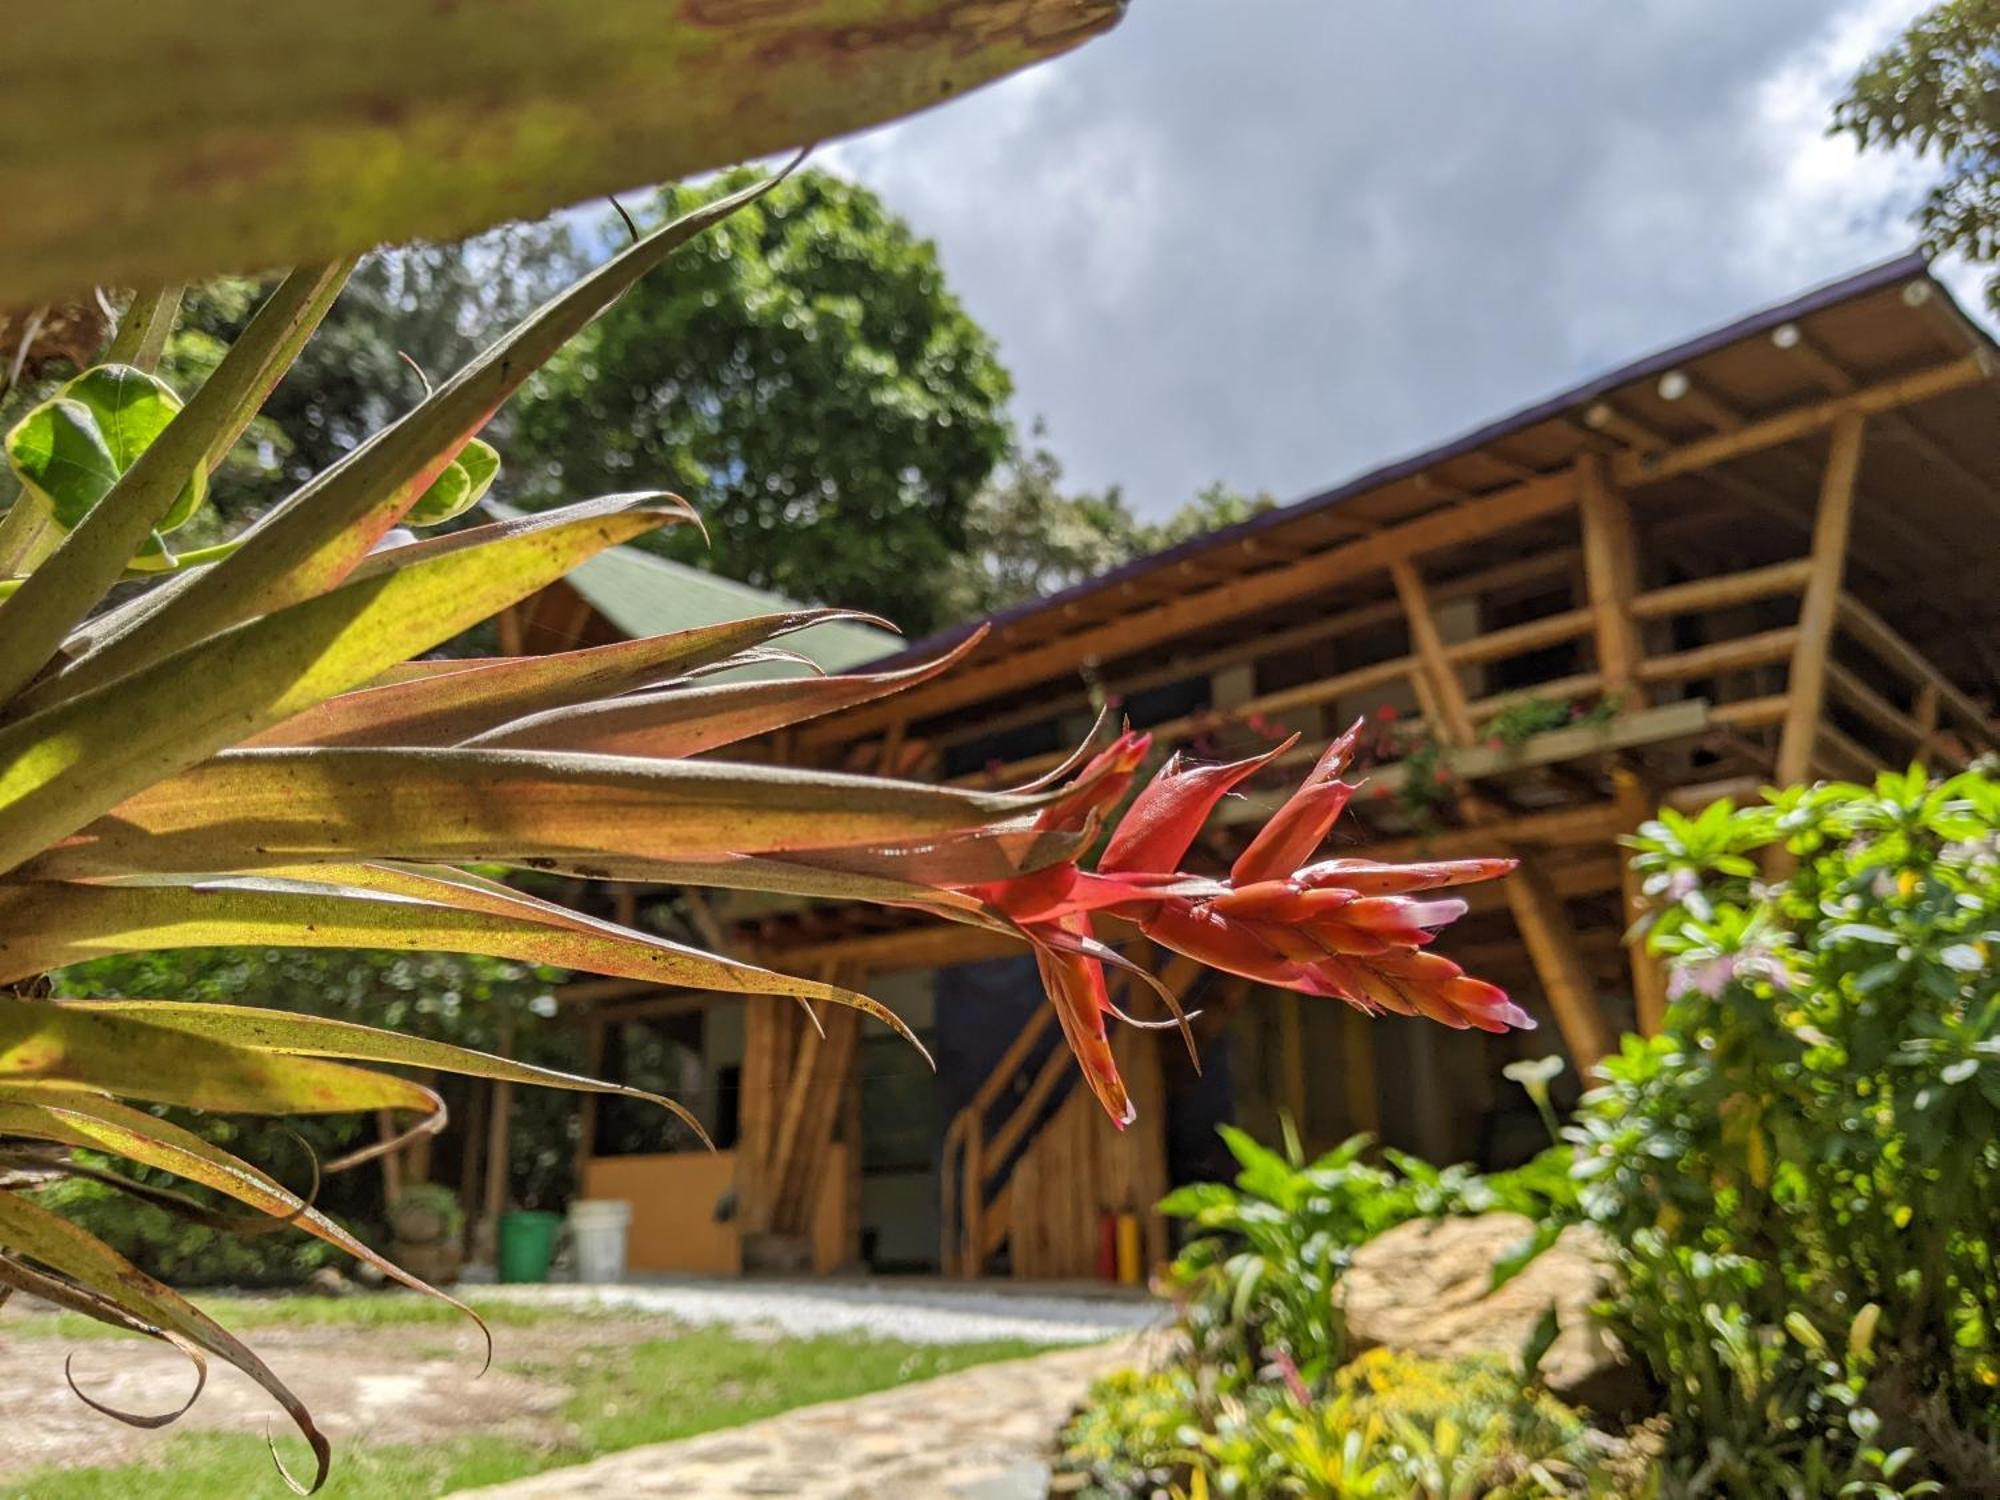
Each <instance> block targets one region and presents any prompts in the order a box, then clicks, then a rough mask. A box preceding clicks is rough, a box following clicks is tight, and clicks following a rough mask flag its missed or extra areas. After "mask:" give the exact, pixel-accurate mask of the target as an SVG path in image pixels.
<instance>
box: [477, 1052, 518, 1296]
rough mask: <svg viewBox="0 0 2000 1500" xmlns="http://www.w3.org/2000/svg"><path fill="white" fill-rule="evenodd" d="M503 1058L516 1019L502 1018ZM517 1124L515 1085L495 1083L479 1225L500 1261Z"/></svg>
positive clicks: (500, 1081) (500, 1053) (487, 1126)
mask: <svg viewBox="0 0 2000 1500" xmlns="http://www.w3.org/2000/svg"><path fill="white" fill-rule="evenodd" d="M493 1050H494V1052H495V1053H496V1054H497V1055H498V1056H500V1057H512V1056H513V1055H514V1018H513V1016H511V1015H506V1014H503V1015H502V1016H501V1017H500V1037H499V1040H498V1042H497V1043H496V1044H495V1046H494V1048H493ZM513 1122H514V1085H513V1084H512V1083H510V1082H508V1081H507V1080H506V1079H504V1078H496V1079H494V1080H493V1091H492V1100H491V1103H490V1104H489V1105H488V1111H487V1116H486V1203H485V1207H484V1209H483V1211H482V1212H481V1214H480V1222H481V1223H482V1224H483V1225H484V1226H485V1231H484V1233H483V1235H482V1236H481V1237H482V1239H483V1240H484V1241H485V1243H486V1244H487V1245H490V1246H492V1247H493V1253H494V1255H495V1256H496V1257H497V1256H498V1255H499V1247H500V1215H501V1214H502V1213H504V1212H506V1209H507V1169H508V1166H509V1165H510V1163H509V1161H508V1150H507V1138H508V1127H509V1126H510V1125H512V1124H513Z"/></svg>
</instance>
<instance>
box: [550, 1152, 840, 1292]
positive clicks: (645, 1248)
mask: <svg viewBox="0 0 2000 1500" xmlns="http://www.w3.org/2000/svg"><path fill="white" fill-rule="evenodd" d="M735 1181H736V1153H735V1152H734V1151H674V1152H667V1153H663V1154H661V1155H657V1156H594V1157H592V1158H591V1159H590V1160H589V1161H588V1162H586V1163H585V1164H584V1170H583V1188H584V1196H585V1197H587V1198H618V1199H623V1200H624V1201H625V1202H627V1203H629V1204H631V1205H632V1230H631V1236H630V1238H629V1239H628V1240H627V1242H626V1251H625V1263H626V1266H627V1268H628V1269H630V1270H633V1271H639V1272H675V1273H679V1274H682V1275H697V1276H734V1275H737V1274H738V1273H740V1272H741V1271H742V1269H743V1262H742V1247H741V1244H740V1242H739V1240H738V1237H737V1232H736V1224H735V1223H734V1222H733V1221H732V1222H730V1223H727V1224H718V1223H716V1221H715V1205H716V1203H717V1201H718V1200H720V1198H721V1197H722V1195H723V1194H724V1193H726V1192H727V1191H729V1189H730V1187H731V1186H732V1185H733V1184H734V1183H735ZM847 1228H848V1226H847V1147H846V1146H844V1145H836V1146H834V1147H833V1148H832V1150H831V1151H830V1152H829V1153H828V1156H827V1166H826V1175H825V1176H824V1177H822V1178H821V1179H820V1183H819V1196H818V1198H817V1200H816V1201H815V1203H814V1205H813V1219H812V1241H813V1269H814V1270H815V1271H818V1272H821V1273H825V1272H829V1271H833V1270H835V1269H837V1268H838V1267H839V1266H840V1264H841V1263H842V1261H843V1260H845V1259H846V1255H847Z"/></svg>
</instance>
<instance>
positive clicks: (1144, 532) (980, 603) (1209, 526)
mask: <svg viewBox="0 0 2000 1500" xmlns="http://www.w3.org/2000/svg"><path fill="white" fill-rule="evenodd" d="M1035 436H1036V437H1038V438H1039V436H1040V431H1039V429H1037V431H1036V433H1035ZM1274 504H1276V502H1275V501H1274V500H1273V499H1272V498H1271V497H1270V496H1269V495H1256V496H1249V495H1244V494H1241V493H1239V492H1237V491H1235V490H1232V489H1230V488H1229V487H1228V486H1226V485H1223V484H1211V485H1210V486H1208V488H1206V489H1204V490H1202V491H1201V492H1200V493H1199V494H1197V495H1196V496H1195V498H1194V499H1192V500H1190V501H1189V502H1188V503H1187V504H1186V505H1184V506H1182V507H1181V508H1180V509H1179V510H1178V511H1176V512H1174V514H1173V515H1171V516H1169V517H1168V518H1167V519H1166V520H1165V521H1162V522H1159V523H1157V524H1153V523H1148V522H1145V521H1142V520H1140V519H1139V518H1138V517H1137V516H1136V515H1134V514H1133V513H1132V509H1131V507H1130V506H1129V505H1128V504H1127V503H1126V500H1125V496H1124V493H1123V492H1122V491H1121V490H1120V489H1118V487H1117V486H1115V485H1114V486H1112V487H1111V488H1110V489H1107V490H1103V491H1101V492H1092V491H1088V490H1085V491H1079V492H1076V493H1074V494H1066V493H1064V491H1063V489H1062V465H1061V464H1060V463H1058V462H1057V461H1056V457H1055V455H1054V454H1052V453H1050V452H1049V451H1048V450H1047V449H1046V448H1042V447H1039V446H1038V447H1035V448H1033V449H1030V450H1021V449H1019V448H1016V450H1015V451H1014V452H1013V453H1011V454H1010V455H1009V458H1008V460H1007V463H1006V464H1005V466H1004V467H1003V468H1002V469H1001V470H1000V471H999V472H998V473H997V474H996V475H995V476H994V478H993V479H992V480H991V481H989V482H988V483H987V484H986V486H985V487H984V488H982V489H981V490H980V492H979V493H978V495H976V496H975V497H974V498H973V502H972V507H971V509H970V511H969V512H968V513H967V516H966V523H965V527H966V547H965V550H964V553H963V554H962V555H961V556H960V557H959V558H958V560H957V561H956V563H955V564H954V566H953V570H952V574H951V580H950V583H949V585H948V587H947V590H946V593H945V603H944V609H945V611H946V613H947V614H949V615H950V616H951V617H953V618H959V619H970V618H974V617H976V616H979V615H986V614H991V613H993V612H994V611H996V610H1000V609H1004V608H1006V607H1007V606H1008V605H1011V604H1021V603H1025V602H1027V601H1029V600H1032V599H1042V598H1046V597H1048V596H1049V595H1050V594H1054V593H1059V592H1061V591H1062V590H1063V589H1066V588H1070V587H1072V586H1074V585H1076V584H1079V583H1083V582H1085V581H1086V580H1088V579H1091V578H1095V577H1097V576H1098V575H1100V574H1102V573H1106V572H1109V571H1110V570H1111V569H1113V568H1115V567H1118V566H1120V565H1121V564H1124V563H1128V562H1131V561H1132V560H1133V559H1135V558H1140V557H1145V556H1148V555H1150V554H1152V553H1155V552H1161V551H1164V550H1165V549H1167V548H1168V547H1173V546H1177V545H1179V544H1180V543H1181V542H1184V541H1188V540H1190V539H1191V538H1193V537H1197V536H1203V535H1206V534H1207V533H1208V532H1211V531H1215V530H1218V529H1219V528H1221V527H1224V526H1232V525H1234V524H1235V523H1237V522H1238V521H1242V520H1247V519H1248V518H1250V517H1251V516H1254V515H1259V514H1261V513H1263V512H1264V511H1266V510H1269V509H1270V508H1271V507H1272V506H1273V505H1274Z"/></svg>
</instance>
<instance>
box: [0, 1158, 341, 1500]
mask: <svg viewBox="0 0 2000 1500" xmlns="http://www.w3.org/2000/svg"><path fill="white" fill-rule="evenodd" d="M0 1246H5V1247H6V1248H7V1249H9V1250H11V1251H13V1252H14V1253H15V1254H17V1255H22V1256H26V1257H27V1258H28V1259H30V1260H33V1261H35V1262H37V1263H39V1264H41V1265H44V1266H47V1267H48V1268H49V1269H50V1270H52V1271H59V1272H61V1273H62V1274H63V1275H64V1276H67V1277H70V1278H71V1279H73V1280H74V1281H76V1282H78V1283H80V1284H81V1285H82V1286H83V1287H84V1288H86V1289H87V1290H88V1291H90V1292H92V1293H95V1294H96V1295H97V1297H99V1298H102V1299H103V1300H104V1301H105V1302H108V1303H110V1304H112V1305H113V1306H115V1307H116V1308H118V1309H119V1310H120V1311H121V1312H123V1313H124V1314H126V1315H127V1316H128V1317H130V1318H132V1319H136V1320H139V1321H140V1322H143V1323H147V1324H151V1325H153V1326H154V1327H156V1328H159V1329H161V1330H163V1331H165V1332H168V1333H173V1334H178V1335H179V1336H180V1337H182V1338H184V1339H186V1340H187V1341H188V1342H189V1343H191V1344H194V1345H195V1346H196V1347H197V1348H201V1349H206V1350H207V1351H209V1352H210V1353H211V1354H214V1355H216V1356H217V1357H218V1358H221V1359H225V1360H227V1361H228V1362H229V1363H230V1364H232V1365H234V1366H235V1367H236V1368H237V1369H239V1370H241V1371H242V1372H243V1373H244V1374H246V1375H248V1376H249V1377H250V1378H251V1379H252V1380H255V1381H256V1382H257V1383H258V1384H259V1385H261V1386H262V1387H263V1388H264V1389H265V1390H266V1391H268V1392H269V1393H270V1394H271V1395H272V1396H273V1397H275V1398H276V1400H277V1401H278V1404H279V1405H281V1406H282V1407H284V1409H285V1411H286V1413H287V1414H288V1415H289V1416H290V1417H291V1419H292V1420H293V1422H295V1423H296V1424H297V1425H298V1429H299V1431H300V1432H301V1433H303V1434H304V1435H305V1439H306V1441H307V1442H308V1443H309V1444H311V1446H312V1450H313V1458H314V1460H315V1464H316V1467H317V1470H318V1472H317V1474H316V1475H315V1477H314V1480H313V1485H312V1488H314V1489H317V1488H319V1486H320V1485H321V1484H323V1483H324V1482H325V1481H326V1472H327V1466H328V1464H329V1462H330V1459H331V1449H330V1448H329V1447H328V1444H327V1441H326V1437H325V1435H324V1434H322V1433H321V1432H320V1430H319V1429H318V1428H317V1427H315V1426H314V1425H313V1420H312V1414H311V1413H310V1412H308V1411H307V1410H306V1409H305V1406H304V1405H303V1404H302V1403H301V1402H300V1401H299V1399H298V1397H297V1396H295V1395H293V1394H292V1392H291V1389H290V1388H289V1387H288V1386H286V1384H285V1383H284V1382H283V1381H282V1380H280V1379H278V1377H277V1375H276V1374H274V1373H273V1372H272V1370H271V1368H270V1366H269V1365H266V1364H265V1363H264V1362H263V1361H262V1360H261V1359H259V1358H258V1357H257V1356H256V1355H255V1354H253V1353H252V1352H251V1351H250V1349H249V1348H248V1347H246V1346H245V1345H244V1344H243V1343H242V1342H241V1341H240V1340H239V1339H237V1338H236V1336H235V1335H234V1334H232V1333H230V1332H229V1331H228V1330H227V1329H226V1328H224V1327H223V1326H222V1325H221V1324H220V1323H217V1322H216V1321H215V1320H214V1319H213V1318H211V1317H209V1316H208V1314H206V1313H204V1312H203V1311H202V1310H201V1309H200V1308H198V1307H196V1306H195V1305H194V1304H193V1303H192V1302H189V1301H188V1300H187V1299H186V1298H185V1297H183V1296H181V1295H180V1294H179V1293H178V1292H176V1291H174V1290H173V1289H172V1288H171V1287H168V1286H166V1285H164V1284H163V1283H161V1282H158V1281H155V1280H154V1279H153V1278H152V1277H150V1276H148V1275H147V1274H146V1273H145V1272H144V1271H141V1270H140V1269H139V1268H138V1267H136V1266H134V1265H133V1264H132V1263H131V1262H130V1261H128V1260H126V1259H125V1257H123V1256H122V1255H120V1254H118V1253H117V1252H116V1251H115V1250H112V1249H111V1248H110V1247H109V1246H108V1245H105V1244H104V1243H103V1242H102V1241H100V1240H98V1239H96V1238H94V1237H93V1236H92V1235H90V1234H88V1233H86V1232H85V1231H84V1230H82V1229H79V1228H78V1227H77V1226H76V1225H74V1224H72V1223H70V1222H69V1220H67V1219H65V1218H62V1217H60V1216H59V1215H56V1214H52V1213H50V1212H49V1211H48V1210H47V1209H45V1208H42V1207H41V1206H39V1205H38V1204H34V1203H31V1202H29V1201H28V1200H27V1199H26V1198H23V1197H22V1196H21V1195H20V1194H18V1193H11V1192H6V1191H4V1190H0ZM285 1478H286V1480H287V1481H288V1482H291V1483H292V1487H293V1488H294V1489H302V1487H301V1486H300V1485H298V1484H297V1483H296V1482H295V1481H292V1480H291V1476H290V1475H289V1474H287V1475H286V1476H285Z"/></svg>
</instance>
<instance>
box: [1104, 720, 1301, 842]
mask: <svg viewBox="0 0 2000 1500" xmlns="http://www.w3.org/2000/svg"><path fill="white" fill-rule="evenodd" d="M1297 743H1298V736H1297V735H1294V736H1292V738H1291V739H1289V740H1286V741H1285V742H1284V743H1283V744H1282V745H1279V746H1278V747H1277V748H1276V749H1274V750H1271V751H1269V752H1268V753H1266V754H1264V755H1257V756H1252V757H1251V758H1250V759H1249V760H1239V761H1234V762H1232V763H1230V764H1229V765H1223V766H1183V765H1182V763H1181V758H1180V756H1178V755H1175V756H1174V757H1173V758H1172V759H1170V760H1169V761H1168V762H1167V763H1166V764H1165V765H1164V766H1162V767H1160V772H1159V774H1158V775H1157V776H1155V777H1154V778H1153V779H1152V780H1151V781H1149V782H1148V783H1147V784H1146V788H1145V790H1144V791H1142V792H1140V793H1139V795H1138V796H1137V797H1134V798H1133V799H1132V805H1131V806H1130V807H1129V808H1127V809H1126V810H1125V816H1124V817H1123V818H1121V819H1119V821H1118V831H1117V832H1116V833H1114V834H1112V835H1111V842H1110V843H1108V844H1106V845H1105V846H1104V856H1103V858H1101V859H1099V860H1098V862H1097V868H1098V869H1100V870H1102V871H1103V872H1104V873H1105V874H1107V875H1111V874H1116V873H1119V872H1121V871H1125V870H1147V871H1162V870H1172V869H1176V868H1178V867H1179V865H1180V862H1181V860H1182V859H1183V858H1184V857H1185V856H1186V854H1187V852H1188V846H1189V845H1191V844H1192V843H1194V841H1195V835H1197V834H1198V833H1200V832H1201V825H1202V824H1203V823H1205V822H1207V821H1208V815H1209V814H1210V813H1211V812H1213V811H1215V804H1216V803H1218V802H1220V801H1221V800H1222V799H1223V797H1225V796H1226V795H1228V793H1229V791H1230V790H1231V788H1233V787H1234V786H1235V785H1236V784H1237V783H1238V782H1239V781H1242V780H1243V779H1244V778H1245V777H1247V776H1250V775H1253V774H1254V773H1256V772H1258V771H1261V770H1262V769H1263V768H1264V767H1265V766H1268V765H1269V764H1270V763H1271V762H1272V761H1273V760H1275V759H1276V758H1277V757H1278V756H1280V755H1283V754H1284V753H1285V752H1286V751H1287V750H1289V749H1291V748H1292V746H1293V745H1295V744H1297Z"/></svg>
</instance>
